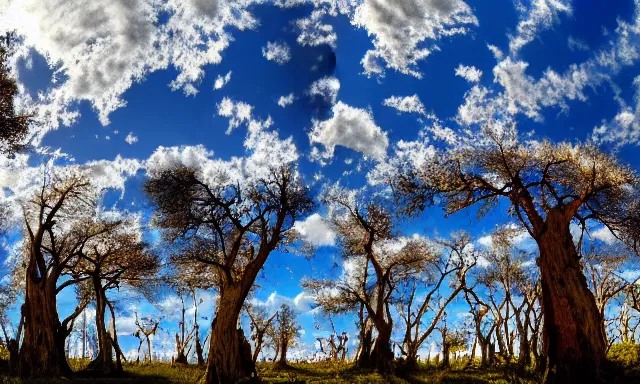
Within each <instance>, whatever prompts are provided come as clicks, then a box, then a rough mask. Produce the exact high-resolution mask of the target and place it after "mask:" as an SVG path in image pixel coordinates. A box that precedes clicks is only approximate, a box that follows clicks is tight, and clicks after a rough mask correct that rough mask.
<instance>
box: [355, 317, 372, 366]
mask: <svg viewBox="0 0 640 384" xmlns="http://www.w3.org/2000/svg"><path fill="white" fill-rule="evenodd" d="M363 323H364V324H363V329H361V330H360V346H359V354H358V363H357V365H358V367H359V368H372V366H373V364H372V363H373V362H372V361H371V347H372V346H373V326H372V324H371V323H372V322H371V320H370V319H368V318H367V319H366V320H365V321H364V322H363Z"/></svg>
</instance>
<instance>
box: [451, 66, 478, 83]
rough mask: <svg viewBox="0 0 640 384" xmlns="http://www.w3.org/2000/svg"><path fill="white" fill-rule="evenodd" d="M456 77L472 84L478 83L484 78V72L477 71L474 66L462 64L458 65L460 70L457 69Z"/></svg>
mask: <svg viewBox="0 0 640 384" xmlns="http://www.w3.org/2000/svg"><path fill="white" fill-rule="evenodd" d="M456 76H460V77H462V78H463V79H465V80H467V81H468V82H470V83H477V82H479V81H480V78H481V77H482V71H481V70H479V69H477V68H476V67H474V66H473V65H471V66H466V65H462V64H460V65H458V68H456Z"/></svg>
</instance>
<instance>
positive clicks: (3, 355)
mask: <svg viewBox="0 0 640 384" xmlns="http://www.w3.org/2000/svg"><path fill="white" fill-rule="evenodd" d="M0 360H6V361H9V350H8V349H7V348H5V346H4V345H0Z"/></svg>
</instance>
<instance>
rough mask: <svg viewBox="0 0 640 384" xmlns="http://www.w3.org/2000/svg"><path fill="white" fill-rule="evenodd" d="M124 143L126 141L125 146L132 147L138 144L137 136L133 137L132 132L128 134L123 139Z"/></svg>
mask: <svg viewBox="0 0 640 384" xmlns="http://www.w3.org/2000/svg"><path fill="white" fill-rule="evenodd" d="M124 141H126V142H127V144H129V145H132V144H134V143H137V142H138V136H136V135H134V134H133V132H129V134H128V135H127V137H125V138H124Z"/></svg>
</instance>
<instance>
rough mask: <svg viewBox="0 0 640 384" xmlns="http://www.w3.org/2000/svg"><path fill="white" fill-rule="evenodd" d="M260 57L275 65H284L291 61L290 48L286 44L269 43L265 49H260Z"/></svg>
mask: <svg viewBox="0 0 640 384" xmlns="http://www.w3.org/2000/svg"><path fill="white" fill-rule="evenodd" d="M262 56H264V57H265V59H267V60H269V61H273V62H275V63H277V64H280V65H282V64H286V63H288V62H289V60H291V48H289V45H288V44H287V43H278V42H271V41H269V42H267V46H266V47H262Z"/></svg>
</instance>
